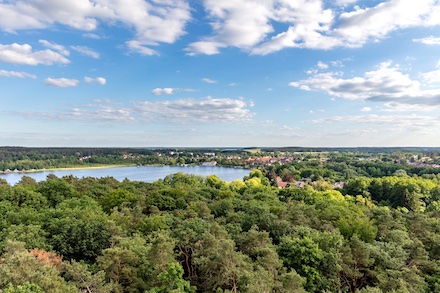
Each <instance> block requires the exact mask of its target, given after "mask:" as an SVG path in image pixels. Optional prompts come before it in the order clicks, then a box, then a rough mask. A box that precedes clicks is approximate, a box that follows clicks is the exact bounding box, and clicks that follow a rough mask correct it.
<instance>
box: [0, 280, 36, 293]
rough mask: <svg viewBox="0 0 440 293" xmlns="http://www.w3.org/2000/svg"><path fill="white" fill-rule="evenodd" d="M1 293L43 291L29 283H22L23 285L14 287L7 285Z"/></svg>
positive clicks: (34, 292) (33, 292)
mask: <svg viewBox="0 0 440 293" xmlns="http://www.w3.org/2000/svg"><path fill="white" fill-rule="evenodd" d="M0 292H2V293H44V291H43V290H41V288H40V286H38V285H35V284H30V283H29V282H26V283H24V284H23V285H17V286H16V287H15V286H13V285H12V284H9V286H8V287H7V288H6V289H5V290H0Z"/></svg>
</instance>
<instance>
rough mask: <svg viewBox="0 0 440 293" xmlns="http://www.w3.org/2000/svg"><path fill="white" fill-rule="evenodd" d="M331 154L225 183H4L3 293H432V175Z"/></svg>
mask: <svg viewBox="0 0 440 293" xmlns="http://www.w3.org/2000/svg"><path fill="white" fill-rule="evenodd" d="M48 155H53V154H48ZM321 156H322V155H321ZM326 156H327V157H330V159H329V160H328V161H327V160H326V162H325V163H323V162H321V161H319V160H312V159H309V160H308V159H307V158H305V157H304V158H302V160H301V162H293V163H290V164H285V165H279V164H278V165H271V166H258V167H257V168H254V169H252V170H250V172H249V175H248V176H245V178H243V180H235V181H232V182H225V181H222V180H220V179H219V178H218V177H217V176H215V175H212V176H208V177H206V178H205V177H200V176H195V175H190V174H183V173H177V174H171V175H169V176H167V177H166V178H164V179H162V180H158V181H156V182H154V183H146V182H138V181H129V180H124V181H122V182H119V181H117V180H115V179H113V178H110V177H105V178H90V177H86V178H77V177H73V176H66V177H62V178H57V177H55V176H53V175H49V176H48V177H47V179H46V180H45V181H42V182H36V181H35V180H33V179H32V178H30V177H27V176H23V177H22V180H21V181H20V182H19V183H18V184H16V185H14V186H10V185H9V184H8V183H7V182H6V181H4V180H2V179H0V292H3V293H6V292H7V293H41V292H55V293H56V292H115V293H119V292H145V293H153V292H156V293H158V292H173V293H180V292H182V293H183V292H218V293H220V292H261V293H263V292H280V293H281V292H362V293H379V292H396V293H397V292H399V293H400V292H402V293H403V292H440V175H439V174H438V173H439V172H438V169H435V168H431V167H419V166H413V165H408V164H400V163H399V164H396V163H395V159H396V158H398V157H401V156H402V155H401V154H399V155H395V154H392V155H388V156H387V157H386V159H382V160H380V161H363V160H357V159H356V157H357V156H356V155H352V156H345V155H344V154H341V153H335V154H326ZM393 156H395V158H394V157H393ZM411 156H413V154H411V155H408V157H411ZM304 177H307V178H308V179H307V180H306V181H305V185H304V186H303V187H301V188H297V187H295V186H294V185H292V186H291V187H288V188H282V189H280V188H278V187H277V186H276V184H275V183H276V180H277V178H281V179H282V180H289V181H290V182H296V181H301V180H303V179H304ZM339 180H343V181H344V183H345V184H344V185H343V187H342V188H335V187H333V186H332V184H331V183H333V182H335V181H339Z"/></svg>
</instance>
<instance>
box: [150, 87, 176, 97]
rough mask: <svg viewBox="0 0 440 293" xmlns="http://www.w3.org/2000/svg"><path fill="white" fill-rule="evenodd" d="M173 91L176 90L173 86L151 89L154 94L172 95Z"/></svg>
mask: <svg viewBox="0 0 440 293" xmlns="http://www.w3.org/2000/svg"><path fill="white" fill-rule="evenodd" d="M173 91H174V89H173V88H169V87H166V88H155V89H153V90H152V91H151V93H152V94H153V95H156V96H160V95H171V94H172V93H173Z"/></svg>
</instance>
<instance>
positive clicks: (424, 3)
mask: <svg viewBox="0 0 440 293" xmlns="http://www.w3.org/2000/svg"><path fill="white" fill-rule="evenodd" d="M355 2H357V1H356V0H337V1H336V4H337V5H336V6H333V7H332V6H331V5H329V4H328V3H326V1H322V0H299V1H290V0H266V1H252V0H225V1H216V0H205V1H204V8H205V10H206V12H207V15H208V18H209V19H210V23H211V27H212V34H211V35H209V36H204V37H202V38H201V39H200V40H198V41H196V42H194V43H191V44H190V45H189V46H188V47H187V48H186V50H187V51H188V52H189V53H188V54H189V55H197V54H207V55H213V54H218V53H220V50H221V49H222V48H225V47H236V48H239V49H242V50H244V51H247V52H250V53H252V54H259V55H265V54H270V53H273V52H276V51H279V50H282V49H284V48H312V49H332V48H334V47H337V46H339V47H360V46H363V45H364V44H365V43H367V42H369V41H377V40H380V39H382V38H385V37H386V36H388V35H389V34H390V33H391V32H393V31H396V30H400V29H406V28H412V27H429V26H437V25H439V24H440V18H439V17H438V15H439V13H440V4H439V3H438V1H432V0H421V1H417V2H416V1H405V0H389V1H380V2H379V3H377V2H371V4H370V6H368V4H365V3H364V4H363V7H362V8H361V7H359V6H357V5H352V4H354V3H355ZM276 23H277V24H279V23H281V24H284V25H285V26H286V27H287V29H285V30H279V29H278V30H277V27H279V26H275V24H276Z"/></svg>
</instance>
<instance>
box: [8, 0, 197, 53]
mask: <svg viewBox="0 0 440 293" xmlns="http://www.w3.org/2000/svg"><path fill="white" fill-rule="evenodd" d="M190 19H191V14H190V7H189V5H188V3H187V2H186V1H181V0H167V1H144V0H94V1H91V0H83V1H67V0H34V1H26V0H17V1H8V2H5V3H4V2H3V1H1V2H0V28H1V29H3V30H4V31H7V32H15V31H17V30H22V29H44V28H49V27H53V26H55V25H65V26H68V27H71V28H73V29H78V30H82V31H85V32H88V33H92V32H93V31H94V30H96V29H97V27H98V26H99V24H100V23H106V24H112V23H123V24H125V25H126V26H128V27H131V28H133V30H134V32H135V33H134V36H133V41H135V42H129V43H127V45H128V46H129V47H130V48H131V49H132V50H134V51H138V50H139V52H140V53H142V54H143V53H145V52H147V50H146V48H147V47H148V46H156V45H158V44H159V43H173V42H174V41H176V39H178V38H179V37H180V36H182V35H183V34H185V31H184V27H185V25H186V23H187V22H188V21H189V20H190Z"/></svg>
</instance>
